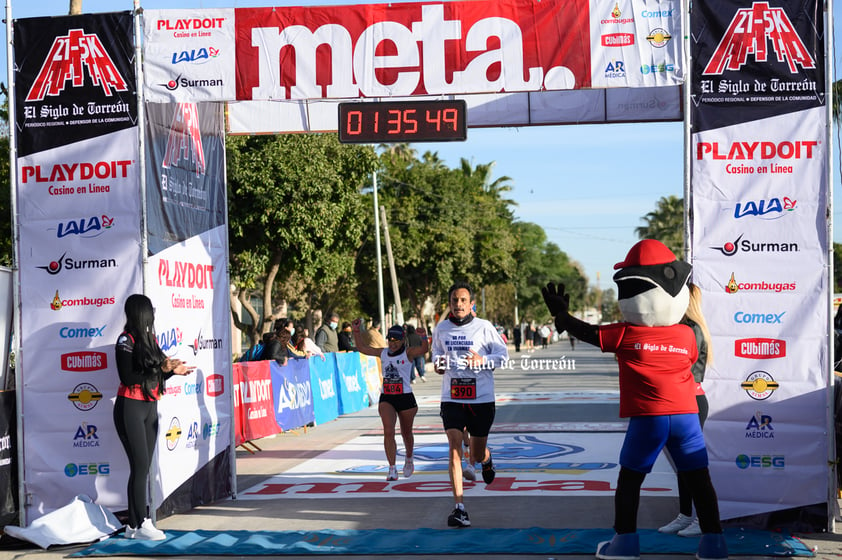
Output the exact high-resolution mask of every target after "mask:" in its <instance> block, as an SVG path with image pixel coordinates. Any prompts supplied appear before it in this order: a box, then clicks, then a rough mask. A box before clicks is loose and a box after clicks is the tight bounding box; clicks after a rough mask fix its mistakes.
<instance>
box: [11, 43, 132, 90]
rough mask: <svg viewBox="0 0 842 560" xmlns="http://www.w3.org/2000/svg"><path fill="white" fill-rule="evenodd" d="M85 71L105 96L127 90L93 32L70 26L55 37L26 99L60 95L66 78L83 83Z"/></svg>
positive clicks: (73, 84) (78, 85)
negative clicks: (64, 33) (68, 29)
mask: <svg viewBox="0 0 842 560" xmlns="http://www.w3.org/2000/svg"><path fill="white" fill-rule="evenodd" d="M85 74H87V75H88V76H90V77H91V81H92V82H93V85H94V86H99V87H101V88H102V91H103V93H104V94H105V95H106V96H109V97H110V96H111V95H113V94H114V92H115V91H127V90H128V84H126V81H125V80H124V79H123V77H122V76H121V75H120V73H119V72H118V71H117V67H116V66H115V65H114V61H113V60H112V59H111V57H110V56H109V55H108V53H107V52H106V51H105V48H104V47H103V46H102V42H101V41H100V40H99V37H97V36H96V35H94V34H91V35H89V34H86V33H85V32H84V31H83V30H82V29H71V30H70V31H69V32H68V34H67V35H66V36H63V37H56V38H55V40H54V41H53V45H52V47H51V48H50V53H49V54H48V55H47V58H46V60H44V64H43V65H42V66H41V70H40V71H39V72H38V77H37V78H35V82H34V83H33V84H32V87H31V88H30V90H29V93H28V94H27V95H26V101H42V100H43V99H44V98H45V97H46V96H48V95H59V94H60V93H61V92H62V91H64V88H65V86H66V84H67V82H68V81H70V82H71V84H70V85H71V87H83V86H84V85H85Z"/></svg>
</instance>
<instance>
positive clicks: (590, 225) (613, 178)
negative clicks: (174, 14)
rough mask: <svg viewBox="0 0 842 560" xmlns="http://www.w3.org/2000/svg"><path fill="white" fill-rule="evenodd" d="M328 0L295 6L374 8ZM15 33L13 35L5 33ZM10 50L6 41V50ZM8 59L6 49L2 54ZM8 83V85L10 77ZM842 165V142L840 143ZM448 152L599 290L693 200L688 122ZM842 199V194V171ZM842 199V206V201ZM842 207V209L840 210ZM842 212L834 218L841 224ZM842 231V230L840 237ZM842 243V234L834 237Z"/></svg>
mask: <svg viewBox="0 0 842 560" xmlns="http://www.w3.org/2000/svg"><path fill="white" fill-rule="evenodd" d="M365 3H370V2H367V1H361V2H352V1H338V0H318V1H317V2H302V1H294V0H292V1H290V2H289V5H308V4H311V5H316V4H321V5H323V4H365ZM69 4H70V3H69V0H26V1H22V0H19V1H13V2H12V17H13V18H16V19H17V18H25V17H35V16H53V15H63V14H66V13H67V11H68V6H69ZM274 5H278V3H277V0H275V1H261V0H245V1H234V0H148V1H145V2H142V3H141V6H142V7H143V8H146V9H172V8H236V7H261V6H274ZM82 7H83V10H84V11H85V12H108V11H119V10H130V9H132V7H133V4H132V2H130V1H125V0H124V1H120V2H115V1H114V0H83V3H82ZM4 33H5V31H4ZM4 45H5V43H4ZM2 56H3V59H4V60H5V47H4V48H3V52H2ZM2 81H4V82H5V81H6V78H5V76H4V77H3V78H2ZM834 144H836V145H837V146H836V148H837V149H834V161H835V162H838V157H839V156H838V144H839V140H838V138H834ZM414 148H415V149H416V150H417V151H418V152H419V153H423V152H425V151H434V152H438V154H439V156H440V157H441V158H442V159H443V160H444V161H445V162H447V164H448V165H449V166H451V167H455V166H458V165H459V162H460V159H461V158H466V159H468V160H469V161H471V162H472V163H473V164H474V165H477V164H485V163H491V162H494V163H495V165H494V178H495V179H496V178H499V177H502V176H506V177H509V178H511V185H512V187H513V190H512V192H511V193H510V198H511V199H513V200H515V201H516V202H517V203H518V206H517V208H516V211H515V213H516V216H517V217H518V219H520V220H522V221H526V222H533V223H536V224H538V225H540V226H542V227H543V228H544V230H545V231H546V233H547V237H548V239H549V240H550V241H552V242H553V243H555V244H557V245H558V246H559V247H560V248H561V250H563V251H564V252H566V253H567V254H568V255H569V256H570V257H571V258H572V259H573V260H575V261H578V262H579V263H580V264H581V265H582V267H583V269H584V271H585V274H586V275H587V276H588V279H589V280H590V283H591V284H592V285H596V284H597V277H598V276H599V286H600V287H602V288H609V287H613V286H614V284H613V282H612V281H611V276H612V275H613V272H614V271H613V265H614V263H616V262H618V261H621V260H622V259H623V257H624V256H625V254H626V252H627V251H628V249H629V247H631V246H632V245H633V244H634V243H635V242H636V241H637V236H636V235H635V233H634V230H635V228H636V227H638V226H641V225H643V221H642V220H641V217H642V216H644V215H645V214H646V213H647V212H649V211H651V210H654V209H655V204H656V202H657V201H658V199H660V198H661V197H663V196H669V195H675V196H678V197H682V196H683V194H684V190H683V189H684V186H683V181H684V176H683V173H684V170H683V125H682V123H657V124H617V125H580V126H541V127H524V128H496V129H469V131H468V140H467V142H447V143H436V144H416V145H414ZM834 165H835V170H834V175H835V176H834V191H835V192H834V198H835V199H837V198H838V194H837V192H838V191H840V189H839V183H840V178H839V176H838V169H839V167H838V165H837V163H835V164H834ZM839 200H842V199H839ZM840 203H842V202H840ZM839 215H840V212H836V211H835V212H834V219H838V218H837V217H838V216H839ZM839 229H840V228H837V230H839ZM834 240H835V241H837V242H842V234H840V233H834Z"/></svg>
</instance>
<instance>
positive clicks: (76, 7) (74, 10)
mask: <svg viewBox="0 0 842 560" xmlns="http://www.w3.org/2000/svg"><path fill="white" fill-rule="evenodd" d="M81 13H82V0H70V11H69V12H68V14H69V15H71V16H78V15H79V14H81Z"/></svg>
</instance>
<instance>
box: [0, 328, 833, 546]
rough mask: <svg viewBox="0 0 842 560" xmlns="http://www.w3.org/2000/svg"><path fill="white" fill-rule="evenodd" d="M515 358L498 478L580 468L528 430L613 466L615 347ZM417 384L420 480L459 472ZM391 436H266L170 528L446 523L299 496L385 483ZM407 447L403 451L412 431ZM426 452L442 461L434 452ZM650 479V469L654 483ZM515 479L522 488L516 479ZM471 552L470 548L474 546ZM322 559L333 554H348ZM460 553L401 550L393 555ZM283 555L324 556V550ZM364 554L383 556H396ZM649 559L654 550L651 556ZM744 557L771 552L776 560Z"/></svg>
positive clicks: (583, 508) (482, 495)
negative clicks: (385, 443)
mask: <svg viewBox="0 0 842 560" xmlns="http://www.w3.org/2000/svg"><path fill="white" fill-rule="evenodd" d="M511 358H512V362H511V364H510V366H511V367H508V368H505V369H501V370H498V371H497V373H496V390H497V396H498V407H497V417H496V419H495V427H494V431H493V433H492V437H491V438H490V440H489V442H490V445H491V446H492V448H493V449H500V450H501V453H500V454H499V455H497V457H498V458H497V459H496V460H495V463H497V465H498V477H507V478H510V479H512V481H514V482H517V481H521V482H523V481H526V480H528V481H537V485H540V483H541V481H546V480H551V479H552V477H554V476H555V477H559V476H560V475H559V474H558V473H559V472H566V471H565V469H568V470H569V465H568V466H565V464H563V463H553V464H552V465H550V468H545V467H546V466H547V465H546V464H542V465H543V466H542V467H541V468H533V469H532V470H530V469H528V468H520V467H518V466H517V465H516V464H515V463H511V464H507V462H506V458H505V448H506V446H508V445H510V444H511V443H510V439H511V438H515V437H518V436H517V435H516V434H521V435H522V434H524V433H528V434H531V435H530V438H531V439H529V440H528V441H529V442H530V443H533V444H534V443H535V442H536V441H537V442H538V443H539V444H540V445H549V446H553V445H559V442H565V444H567V443H568V442H570V441H573V442H584V443H582V444H581V445H580V448H581V449H582V450H583V452H584V453H591V454H593V456H595V457H599V458H600V460H602V461H605V462H606V464H608V463H609V462H610V461H616V457H617V454H618V453H619V442H620V441H621V440H622V432H623V431H624V429H625V422H624V421H622V420H621V419H619V418H618V399H617V396H618V384H617V368H616V363H615V362H614V359H613V356H610V355H603V354H601V353H600V352H599V351H597V350H596V349H594V348H592V347H589V346H587V345H585V344H581V343H578V344H577V345H576V349H575V350H573V351H571V349H570V346H569V345H568V343H567V342H566V341H563V342H559V343H556V344H552V345H550V346H549V347H548V348H547V349H538V350H535V351H534V352H532V353H526V352H523V353H521V354H515V353H514V352H512V355H511ZM413 388H414V391H415V393H416V396H417V398H418V400H419V413H418V415H417V417H416V422H415V426H416V430H415V432H416V446H415V447H416V474H415V475H413V479H412V480H413V481H414V480H419V481H424V480H439V481H442V480H444V481H446V480H447V474H446V471H443V470H442V461H436V460H434V459H435V454H436V453H441V450H442V443H443V442H444V435H443V434H442V432H441V423H440V419H439V417H438V395H439V391H440V381H439V377H438V376H437V375H435V374H434V373H432V372H431V370H430V369H429V368H428V374H427V382H426V383H421V382H419V383H416V384H415V385H414V386H413ZM380 433H381V431H380V419H379V416H378V415H377V410H376V407H370V408H368V409H366V410H363V411H360V412H358V413H356V414H353V415H349V416H345V417H342V418H339V419H337V420H335V421H333V422H329V423H327V424H324V425H321V426H317V427H314V428H310V429H306V430H304V429H302V430H297V431H292V432H287V433H284V434H279V435H277V436H274V437H271V438H265V439H262V440H259V441H257V442H255V443H256V444H257V445H258V446H259V448H260V449H261V451H257V452H254V453H251V452H248V451H245V450H243V449H238V452H237V457H238V458H237V472H238V475H237V488H238V498H237V499H235V500H224V501H221V502H218V503H215V504H211V505H208V506H203V507H198V508H195V509H193V510H191V511H189V512H186V513H183V514H178V515H174V516H171V517H168V518H166V519H162V520H160V521H159V523H158V526H159V527H160V528H161V529H164V530H165V531H166V530H193V529H209V530H224V529H249V530H258V529H259V530H317V529H376V528H391V529H401V528H406V529H414V528H419V527H431V528H442V529H444V528H446V518H447V515H448V514H449V513H450V510H451V509H452V507H453V505H452V497H451V496H450V495H449V492H438V493H435V492H433V493H429V492H423V493H419V492H411V491H407V492H395V491H390V492H387V493H386V495H382V494H381V495H362V496H359V495H354V496H349V495H345V494H343V493H342V492H339V491H335V489H334V490H331V492H330V493H331V494H332V495H317V496H314V495H312V493H309V494H299V493H296V492H295V491H294V489H293V488H294V487H295V482H296V480H301V478H302V477H304V478H305V479H306V480H323V479H324V480H326V481H335V480H336V479H337V478H339V479H340V480H342V479H341V476H343V475H344V476H345V477H346V478H345V479H344V480H348V478H347V474H348V473H351V472H353V473H355V474H356V475H357V476H372V477H373V476H376V477H377V479H378V480H380V475H379V474H377V473H379V472H381V471H380V470H379V469H383V468H384V465H385V459H384V456H383V452H382V439H381V437H380ZM507 438H508V439H507ZM518 441H523V440H518ZM495 446H497V447H495ZM398 447H399V449H402V444H401V442H400V438H399V443H398ZM495 453H497V451H496V450H495ZM424 457H427V458H429V459H430V460H429V461H425V460H424ZM399 462H400V460H399ZM588 464H590V463H588ZM399 466H400V464H399ZM445 468H446V467H445ZM658 470H660V471H664V472H661V473H660V474H657V473H656V472H653V473H652V475H650V476H651V477H653V480H655V481H657V482H658V483H659V484H654V483H653V484H652V486H663V485H665V484H667V483H669V481H670V480H671V479H672V478H674V477H672V476H671V473H670V472H668V468H667V469H666V471H665V469H664V468H660V469H659V468H658V466H657V465H656V471H658ZM658 476H660V478H658ZM296 477H297V478H296ZM331 477H332V478H331ZM548 477H549V478H548ZM604 478H605V480H606V481H610V482H611V486H612V487H613V481H614V480H615V479H616V470H614V471H611V472H609V473H606V474H605V476H604ZM649 480H650V478H649V477H647V482H648V481H649ZM514 482H513V483H512V485H511V486H512V487H514V486H515V484H514ZM334 486H335V482H334ZM521 486H524V485H523V484H521ZM533 486H535V484H533ZM646 486H647V485H646V484H645V485H644V487H646ZM394 489H395V488H394V487H393V488H391V489H390V490H394ZM273 493H275V495H272V494H273ZM267 494H268V496H267ZM357 494H359V493H357ZM666 494H667V495H664V493H663V492H661V493H657V492H649V493H644V495H643V496H642V498H641V505H640V513H639V517H638V526H639V527H640V528H656V527H659V526H660V525H663V524H665V523H666V522H668V521H670V520H671V519H672V518H673V517H674V516H675V515H676V513H677V507H678V506H677V498H676V497H675V493H674V492H670V493H666ZM465 495H466V497H465V504H466V506H467V508H468V511H469V513H470V515H471V521H472V524H473V527H489V528H498V527H500V528H526V527H564V528H588V527H591V528H608V527H611V525H612V523H613V493H612V492H611V491H610V489H608V490H604V491H602V492H599V491H598V492H595V493H594V494H593V495H579V494H577V493H575V492H574V493H572V494H571V495H560V494H559V493H557V492H555V493H554V492H546V491H535V492H531V493H530V492H528V491H526V492H489V491H488V490H486V489H485V487H484V485H483V484H482V483H479V484H477V485H475V486H471V487H470V488H468V489H466V494H465ZM454 530H458V529H454ZM464 530H465V531H470V530H471V529H464ZM802 540H803V541H804V542H805V543H806V544H807V545H808V546H811V547H817V549H818V553H817V556H816V558H820V559H830V558H835V559H838V558H842V536H841V535H839V534H836V533H819V534H809V535H802ZM79 549H80V547H68V548H63V549H60V550H52V549H51V550H49V551H42V550H40V549H37V548H24V549H18V550H0V560H7V559H9V560H11V559H31V558H38V559H49V560H52V559H57V558H63V557H65V556H67V555H68V554H71V553H73V552H75V551H76V550H79ZM468 555H470V551H466V553H465V554H464V556H468ZM458 556H462V555H458ZM318 557H319V558H323V559H326V560H333V559H338V558H340V557H339V556H323V555H320V556H318ZM453 557H454V555H448V556H431V555H406V556H394V555H390V556H389V558H390V559H391V560H432V559H438V558H453ZM475 557H476V556H475ZM184 558H199V557H192V556H186V557H184ZM282 558H287V559H291V560H304V559H305V558H306V559H308V560H312V558H313V556H283V557H282ZM354 558H357V559H365V560H368V559H372V560H373V559H375V558H377V559H382V558H384V556H355V557H354ZM483 558H487V559H488V560H502V559H504V558H518V559H522V558H523V559H526V558H542V559H544V560H547V559H548V558H549V557H548V556H547V555H545V554H542V555H533V554H508V555H495V556H483ZM563 558H565V559H567V560H584V559H591V558H594V556H593V555H592V554H588V555H565V556H563ZM643 558H644V559H645V558H647V555H644V556H643ZM649 558H651V559H654V558H659V559H663V558H665V556H664V555H650V556H649ZM673 558H674V559H675V560H684V559H690V558H693V556H691V555H685V556H681V555H678V556H674V557H672V556H671V558H670V560H672V559H673ZM740 558H743V559H745V560H760V559H765V558H773V557H768V556H752V557H748V556H741V557H740Z"/></svg>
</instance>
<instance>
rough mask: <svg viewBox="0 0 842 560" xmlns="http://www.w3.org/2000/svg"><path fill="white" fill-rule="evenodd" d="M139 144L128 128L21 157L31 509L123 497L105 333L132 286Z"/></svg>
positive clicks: (136, 272)
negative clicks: (83, 498) (80, 499)
mask: <svg viewBox="0 0 842 560" xmlns="http://www.w3.org/2000/svg"><path fill="white" fill-rule="evenodd" d="M137 149H138V144H137V130H136V129H129V130H124V131H120V132H115V133H111V134H107V135H103V136H101V137H99V138H96V139H92V140H85V141H81V142H78V143H75V144H69V145H66V146H62V147H60V148H56V149H52V150H48V151H45V152H39V153H36V154H34V155H32V156H29V157H26V158H22V159H20V160H19V161H18V169H19V171H20V172H21V173H25V174H26V175H25V176H23V175H22V176H21V181H20V182H19V185H18V188H19V199H18V224H19V235H20V242H19V243H20V245H19V247H20V270H19V274H20V299H21V308H22V309H25V310H26V313H25V316H24V318H23V320H22V321H21V342H22V345H21V349H20V355H19V357H18V359H19V361H20V363H22V364H25V367H26V375H25V376H24V378H23V387H22V388H21V390H22V393H21V400H22V408H23V410H22V413H23V417H24V418H25V421H24V428H25V434H26V437H25V439H24V442H23V445H24V447H25V454H26V462H25V465H24V479H25V480H26V491H27V495H28V497H29V499H30V500H31V502H32V506H31V512H36V513H35V514H36V516H37V515H40V514H44V513H47V512H49V511H52V510H54V509H56V508H59V507H61V506H63V505H65V504H67V503H68V502H69V501H71V500H72V499H73V498H74V496H76V495H79V494H85V495H88V496H91V498H93V499H94V500H95V501H96V502H97V503H98V504H101V505H104V506H107V507H111V508H115V509H118V508H121V507H125V503H126V496H125V480H126V479H127V477H128V465H127V463H126V460H125V457H124V452H123V448H122V446H121V445H120V441H119V439H118V438H117V434H116V431H115V429H114V420H113V418H112V409H113V401H114V396H115V395H116V393H117V386H118V384H119V378H118V375H117V369H116V364H115V363H114V343H115V341H116V340H117V336H118V335H119V333H120V332H121V330H122V326H123V323H124V322H125V317H124V314H123V302H124V301H125V299H126V297H127V296H128V295H129V294H131V293H133V292H139V291H140V289H141V269H140V253H139V251H138V248H139V247H140V232H139V224H140V203H139V192H138V190H137V181H138V177H137V164H136V162H137V160H138V156H137ZM92 154H95V155H93V156H92Z"/></svg>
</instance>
